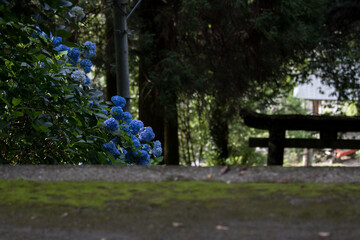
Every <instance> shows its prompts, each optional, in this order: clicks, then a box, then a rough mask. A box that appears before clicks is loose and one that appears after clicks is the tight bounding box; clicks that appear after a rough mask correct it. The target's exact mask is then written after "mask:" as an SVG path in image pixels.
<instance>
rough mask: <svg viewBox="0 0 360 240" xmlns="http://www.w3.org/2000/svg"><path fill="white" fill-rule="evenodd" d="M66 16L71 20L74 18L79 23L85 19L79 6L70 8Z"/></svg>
mask: <svg viewBox="0 0 360 240" xmlns="http://www.w3.org/2000/svg"><path fill="white" fill-rule="evenodd" d="M68 14H69V16H70V17H71V18H76V19H78V20H79V21H80V20H81V19H83V18H84V17H85V13H84V9H82V8H81V7H79V6H75V7H73V8H71V9H70V11H69V12H68Z"/></svg>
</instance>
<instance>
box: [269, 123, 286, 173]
mask: <svg viewBox="0 0 360 240" xmlns="http://www.w3.org/2000/svg"><path fill="white" fill-rule="evenodd" d="M269 133H270V136H269V147H268V151H269V152H268V161H267V165H268V166H270V165H280V166H282V165H283V163H284V140H285V130H284V129H281V128H273V129H270V130H269Z"/></svg>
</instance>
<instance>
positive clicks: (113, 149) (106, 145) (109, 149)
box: [103, 142, 120, 156]
mask: <svg viewBox="0 0 360 240" xmlns="http://www.w3.org/2000/svg"><path fill="white" fill-rule="evenodd" d="M103 147H104V149H105V150H106V151H107V152H108V153H110V154H111V155H113V156H117V155H120V151H119V149H118V148H117V147H116V145H115V144H114V143H113V142H108V143H104V145H103Z"/></svg>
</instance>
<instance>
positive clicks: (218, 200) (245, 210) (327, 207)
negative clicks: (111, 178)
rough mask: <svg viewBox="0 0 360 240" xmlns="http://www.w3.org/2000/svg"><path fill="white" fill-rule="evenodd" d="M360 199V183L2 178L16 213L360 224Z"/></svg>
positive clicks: (5, 202)
mask: <svg viewBox="0 0 360 240" xmlns="http://www.w3.org/2000/svg"><path fill="white" fill-rule="evenodd" d="M359 199H360V185H355V184H313V183H306V184H300V183H296V184H293V183H291V184H290V183H289V184H272V183H249V184H226V183H221V182H192V181H180V182H136V183H134V182H104V181H87V182H67V181H60V182H40V181H25V180H11V181H8V180H0V206H2V207H3V209H4V207H6V208H11V209H15V210H16V209H17V208H22V209H24V208H26V206H31V207H32V208H33V209H34V207H35V208H36V207H37V206H38V207H44V206H46V207H47V208H49V209H50V210H51V208H52V207H56V208H59V207H62V208H63V207H72V208H91V209H93V210H96V211H98V210H99V211H102V210H104V209H113V211H114V212H122V213H127V214H133V213H134V214H135V213H137V212H138V213H139V212H143V211H144V210H147V209H152V210H154V209H155V210H157V212H158V213H159V214H160V212H161V211H163V212H162V213H161V214H163V215H166V214H173V215H176V214H178V215H179V216H180V215H182V214H184V213H185V212H187V213H189V214H190V215H189V216H197V217H199V218H201V216H203V218H206V217H209V212H212V213H215V212H216V214H217V216H219V215H221V216H224V217H226V218H229V217H230V218H237V219H241V218H243V219H247V218H256V219H257V218H281V219H293V218H296V219H321V218H327V219H338V218H339V216H341V217H342V218H346V219H348V220H352V219H354V220H355V219H356V220H357V219H358V217H357V216H359V214H360V205H359V204H358V202H359ZM166 209H171V211H167V210H166ZM111 211H112V210H111ZM111 211H110V212H111Z"/></svg>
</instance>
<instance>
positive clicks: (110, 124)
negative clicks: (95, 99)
mask: <svg viewBox="0 0 360 240" xmlns="http://www.w3.org/2000/svg"><path fill="white" fill-rule="evenodd" d="M104 123H105V129H106V130H108V131H109V132H114V131H116V130H118V128H119V123H118V122H117V121H116V120H115V119H114V118H109V119H108V120H106V121H105V122H104Z"/></svg>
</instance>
